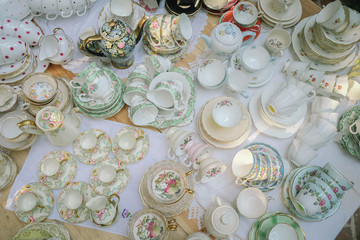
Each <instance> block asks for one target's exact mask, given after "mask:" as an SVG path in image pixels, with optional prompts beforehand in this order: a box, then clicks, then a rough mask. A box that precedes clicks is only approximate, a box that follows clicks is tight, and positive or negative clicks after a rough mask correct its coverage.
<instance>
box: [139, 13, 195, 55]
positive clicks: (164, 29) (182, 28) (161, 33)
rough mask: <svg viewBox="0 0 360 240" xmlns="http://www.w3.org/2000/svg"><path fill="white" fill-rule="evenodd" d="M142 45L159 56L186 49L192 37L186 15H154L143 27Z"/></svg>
mask: <svg viewBox="0 0 360 240" xmlns="http://www.w3.org/2000/svg"><path fill="white" fill-rule="evenodd" d="M144 32H145V36H144V38H143V41H144V45H146V46H149V47H150V49H151V50H152V51H153V52H155V53H158V54H160V55H165V56H166V55H168V54H174V53H176V52H179V51H180V50H181V49H187V48H188V46H189V42H188V41H189V40H190V38H191V36H192V26H191V22H190V19H189V17H188V16H187V15H186V14H180V15H179V16H174V15H155V16H152V17H150V19H149V20H147V22H146V24H145V25H144Z"/></svg>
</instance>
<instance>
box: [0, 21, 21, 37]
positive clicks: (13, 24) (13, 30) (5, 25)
mask: <svg viewBox="0 0 360 240" xmlns="http://www.w3.org/2000/svg"><path fill="white" fill-rule="evenodd" d="M20 23H21V21H20V20H18V19H15V18H11V17H5V18H4V19H3V21H2V31H3V34H1V35H5V36H17V35H18V34H17V31H18V30H21V29H20V28H19V26H20Z"/></svg>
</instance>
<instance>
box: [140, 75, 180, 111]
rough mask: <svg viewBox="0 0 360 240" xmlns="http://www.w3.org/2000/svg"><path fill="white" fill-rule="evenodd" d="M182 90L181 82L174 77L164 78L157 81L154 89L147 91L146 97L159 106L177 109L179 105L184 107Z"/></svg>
mask: <svg viewBox="0 0 360 240" xmlns="http://www.w3.org/2000/svg"><path fill="white" fill-rule="evenodd" d="M182 91H183V87H182V84H181V82H179V81H177V80H175V79H173V80H166V81H161V82H159V83H157V84H156V85H155V88H154V90H152V91H151V92H148V94H147V97H148V99H149V100H150V101H152V102H153V103H155V105H157V106H159V107H162V108H171V107H174V108H175V109H177V110H179V109H180V108H181V107H184V102H183V100H182V98H183V97H182Z"/></svg>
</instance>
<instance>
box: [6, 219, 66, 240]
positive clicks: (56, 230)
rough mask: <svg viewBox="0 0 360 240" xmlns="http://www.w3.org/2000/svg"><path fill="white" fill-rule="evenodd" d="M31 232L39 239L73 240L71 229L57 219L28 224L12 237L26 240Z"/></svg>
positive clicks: (17, 239)
mask: <svg viewBox="0 0 360 240" xmlns="http://www.w3.org/2000/svg"><path fill="white" fill-rule="evenodd" d="M30 234H31V235H32V234H35V236H36V238H38V239H49V238H57V239H61V240H71V239H70V234H69V231H68V230H67V229H66V228H65V227H64V226H63V225H62V224H60V223H57V222H55V221H49V222H41V223H30V224H27V225H26V226H25V227H23V228H21V229H20V230H19V231H18V232H17V233H16V235H15V236H14V237H13V238H12V239H13V240H24V239H27V238H28V237H29V235H30ZM32 236H33V235H32Z"/></svg>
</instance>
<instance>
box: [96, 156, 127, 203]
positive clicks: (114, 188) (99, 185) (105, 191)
mask: <svg viewBox="0 0 360 240" xmlns="http://www.w3.org/2000/svg"><path fill="white" fill-rule="evenodd" d="M103 165H110V166H112V167H114V168H115V169H116V170H117V171H119V169H121V170H120V171H119V172H117V173H116V176H115V178H114V180H113V181H112V182H110V183H109V184H108V183H103V182H102V181H101V180H100V179H99V170H100V168H101V167H102V166H103ZM129 177H130V173H129V169H128V168H127V166H126V164H124V163H122V162H120V161H119V160H117V159H114V158H107V159H105V160H103V161H102V162H101V163H99V164H96V165H95V166H94V168H93V169H92V170H91V174H90V185H91V186H92V187H93V188H94V190H95V192H97V193H98V194H100V195H104V196H110V195H112V194H119V193H121V192H122V191H124V190H125V188H126V186H127V185H128V184H129Z"/></svg>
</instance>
